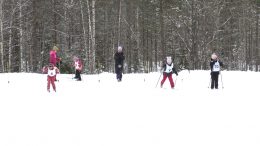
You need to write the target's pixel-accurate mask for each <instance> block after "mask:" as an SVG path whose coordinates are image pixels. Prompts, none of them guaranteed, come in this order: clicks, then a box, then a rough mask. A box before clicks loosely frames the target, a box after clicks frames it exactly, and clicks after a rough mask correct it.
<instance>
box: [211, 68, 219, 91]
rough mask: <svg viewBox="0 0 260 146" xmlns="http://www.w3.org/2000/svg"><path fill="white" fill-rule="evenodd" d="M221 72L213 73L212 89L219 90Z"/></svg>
mask: <svg viewBox="0 0 260 146" xmlns="http://www.w3.org/2000/svg"><path fill="white" fill-rule="evenodd" d="M218 76H219V72H211V89H214V88H215V89H218Z"/></svg>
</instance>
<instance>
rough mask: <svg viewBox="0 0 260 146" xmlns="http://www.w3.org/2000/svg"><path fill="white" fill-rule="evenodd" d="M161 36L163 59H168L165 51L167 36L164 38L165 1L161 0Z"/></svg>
mask: <svg viewBox="0 0 260 146" xmlns="http://www.w3.org/2000/svg"><path fill="white" fill-rule="evenodd" d="M159 12H160V16H159V17H160V27H161V30H160V35H161V46H160V47H161V51H162V56H161V59H163V58H165V57H166V50H165V36H164V19H163V1H162V0H160V10H159Z"/></svg>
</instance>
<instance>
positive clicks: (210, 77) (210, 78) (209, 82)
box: [208, 76, 211, 88]
mask: <svg viewBox="0 0 260 146" xmlns="http://www.w3.org/2000/svg"><path fill="white" fill-rule="evenodd" d="M210 83H211V76H210V78H209V85H208V88H209V87H210Z"/></svg>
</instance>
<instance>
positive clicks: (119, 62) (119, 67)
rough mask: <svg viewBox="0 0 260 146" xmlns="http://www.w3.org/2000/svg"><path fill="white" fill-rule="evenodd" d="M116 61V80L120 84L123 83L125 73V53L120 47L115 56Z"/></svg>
mask: <svg viewBox="0 0 260 146" xmlns="http://www.w3.org/2000/svg"><path fill="white" fill-rule="evenodd" d="M114 59H115V71H116V79H117V81H118V82H120V81H122V76H123V75H122V73H123V65H124V60H125V56H124V52H123V48H122V47H121V46H119V47H118V49H117V52H116V53H115V54H114Z"/></svg>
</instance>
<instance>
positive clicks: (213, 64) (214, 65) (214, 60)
mask: <svg viewBox="0 0 260 146" xmlns="http://www.w3.org/2000/svg"><path fill="white" fill-rule="evenodd" d="M222 66H223V63H222V62H221V61H219V59H218V56H217V55H216V54H215V53H213V54H212V55H211V61H210V70H211V73H210V75H211V89H214V87H215V89H218V76H219V72H220V67H222Z"/></svg>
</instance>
